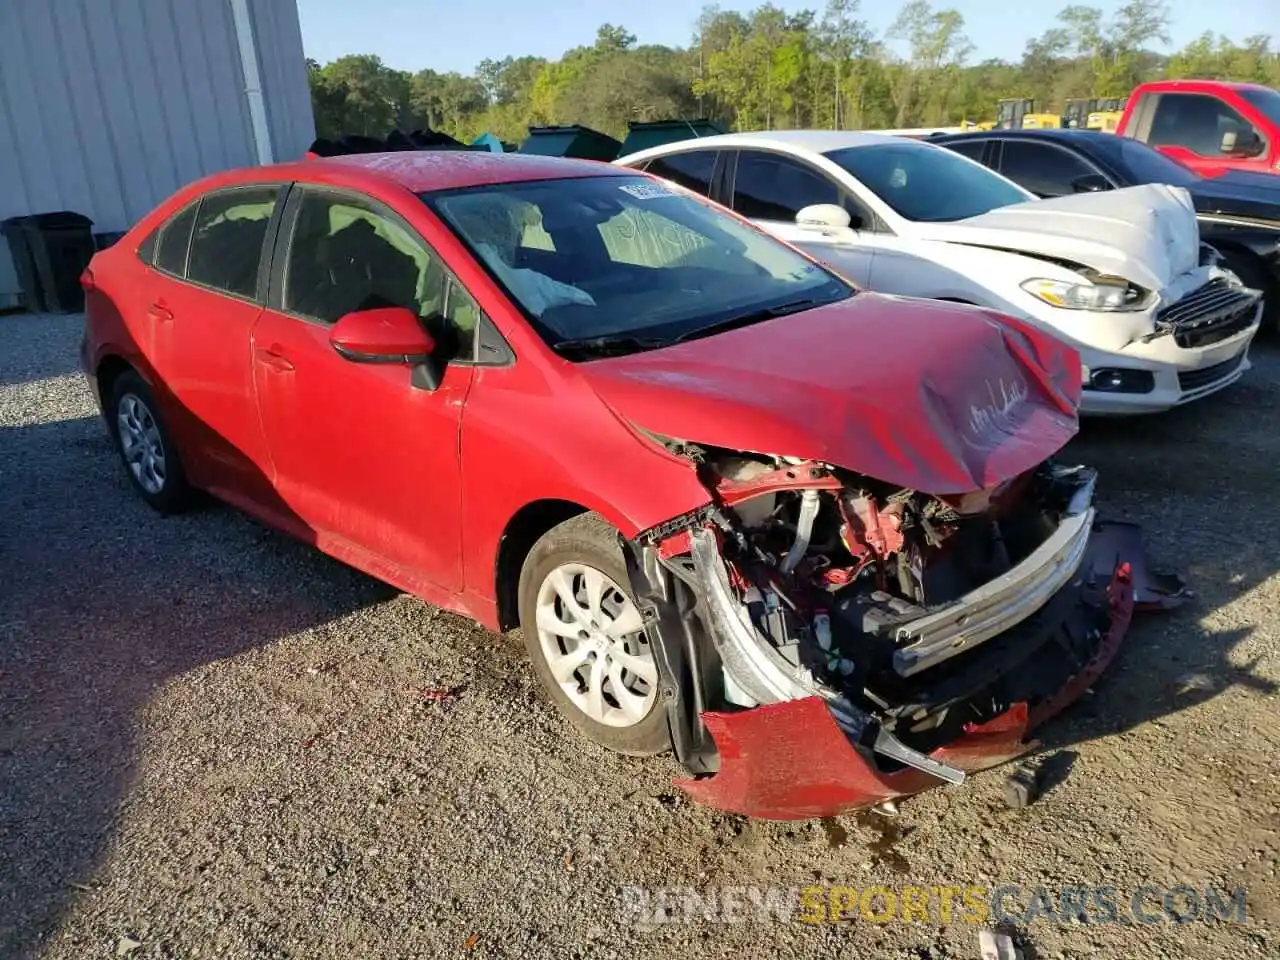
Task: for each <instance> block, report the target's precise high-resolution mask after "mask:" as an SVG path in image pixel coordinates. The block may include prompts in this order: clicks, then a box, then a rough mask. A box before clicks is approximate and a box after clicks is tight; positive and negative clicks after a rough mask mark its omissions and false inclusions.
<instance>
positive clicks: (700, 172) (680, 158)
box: [644, 150, 716, 197]
mask: <svg viewBox="0 0 1280 960" xmlns="http://www.w3.org/2000/svg"><path fill="white" fill-rule="evenodd" d="M715 167H716V152H715V151H714V150H691V151H690V152H688V153H673V154H672V155H671V156H669V157H659V158H658V159H656V160H653V161H651V162H650V163H649V165H648V166H646V167H645V168H644V171H645V173H652V174H653V175H654V176H655V177H661V178H662V179H663V180H670V181H671V182H672V183H678V184H680V186H682V187H684V188H686V189H688V190H692V191H693V192H694V193H700V194H702V195H703V196H704V197H705V196H707V195H708V194H710V193H711V173H712V171H714V170H715Z"/></svg>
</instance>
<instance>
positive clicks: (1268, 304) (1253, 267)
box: [1222, 249, 1280, 336]
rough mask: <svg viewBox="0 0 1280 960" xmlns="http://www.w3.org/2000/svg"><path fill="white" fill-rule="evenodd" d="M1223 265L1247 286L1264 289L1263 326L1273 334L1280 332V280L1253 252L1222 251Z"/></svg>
mask: <svg viewBox="0 0 1280 960" xmlns="http://www.w3.org/2000/svg"><path fill="white" fill-rule="evenodd" d="M1222 265H1223V266H1225V267H1226V268H1227V269H1228V270H1230V271H1232V272H1233V273H1234V274H1235V275H1236V276H1237V277H1239V278H1240V282H1241V283H1243V284H1244V285H1245V286H1246V287H1252V288H1253V289H1254V290H1261V291H1262V296H1263V305H1262V328H1263V329H1264V330H1267V331H1270V333H1271V334H1272V335H1273V336H1274V335H1277V334H1280V282H1277V281H1276V279H1275V278H1274V277H1272V276H1271V275H1270V274H1269V273H1268V272H1267V268H1266V265H1265V264H1263V263H1262V261H1260V260H1259V259H1258V258H1257V257H1255V256H1254V255H1253V254H1251V253H1245V252H1243V251H1240V250H1230V249H1229V250H1224V251H1222Z"/></svg>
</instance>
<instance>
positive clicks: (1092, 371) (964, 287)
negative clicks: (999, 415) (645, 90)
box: [614, 131, 1262, 414]
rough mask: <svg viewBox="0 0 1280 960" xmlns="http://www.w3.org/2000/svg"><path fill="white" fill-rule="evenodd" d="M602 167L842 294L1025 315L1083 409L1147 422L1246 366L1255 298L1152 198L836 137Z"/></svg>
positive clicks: (791, 136)
mask: <svg viewBox="0 0 1280 960" xmlns="http://www.w3.org/2000/svg"><path fill="white" fill-rule="evenodd" d="M614 162H615V163H618V164H621V165H623V166H628V167H633V168H635V169H639V170H646V171H647V172H649V173H653V174H656V175H658V176H660V177H664V178H666V179H668V180H670V181H672V182H674V183H677V184H680V185H682V186H684V187H686V188H687V189H690V190H693V191H695V192H697V193H700V194H702V195H704V196H709V197H711V198H712V199H714V200H717V201H719V202H720V203H723V204H724V205H725V206H728V207H731V208H732V209H733V210H735V211H737V212H738V213H739V214H741V215H742V216H744V217H747V218H749V219H751V220H753V221H755V222H756V223H757V224H759V225H760V226H761V227H763V228H765V229H766V230H768V231H769V232H771V233H773V234H775V235H776V236H778V237H781V238H782V239H784V240H787V241H789V242H791V243H793V244H795V245H796V246H799V247H801V248H802V249H804V250H805V251H807V252H808V253H809V254H810V255H812V256H814V257H816V258H817V259H819V260H821V261H823V262H824V263H826V264H828V265H829V266H830V267H832V268H833V269H835V270H837V271H839V272H840V273H842V274H843V275H845V276H846V277H848V278H849V279H850V280H852V281H853V282H854V283H856V284H858V285H859V286H861V287H864V288H866V289H870V290H877V291H880V292H882V293H891V294H899V295H903V296H914V297H932V298H936V299H942V300H955V301H959V302H962V303H971V304H975V305H977V306H982V307H988V308H992V309H996V310H1000V311H1002V312H1005V313H1010V314H1013V315H1015V316H1019V317H1023V318H1026V319H1028V320H1030V321H1031V322H1033V323H1036V324H1037V325H1040V326H1042V327H1045V328H1048V329H1050V330H1052V331H1053V332H1055V333H1056V334H1057V335H1058V336H1059V337H1061V338H1063V339H1065V340H1067V341H1068V342H1070V343H1071V344H1072V345H1073V346H1074V347H1075V348H1076V349H1077V350H1078V351H1079V353H1080V358H1081V361H1082V364H1083V370H1082V376H1083V379H1084V399H1083V401H1082V411H1083V412H1084V413H1093V414H1130V413H1150V412H1156V411H1159V410H1166V409H1168V408H1170V407H1174V406H1177V405H1178V404H1182V403H1187V402H1188V401H1191V400H1196V399H1198V398H1200V397H1203V396H1206V395H1208V394H1210V393H1213V392H1215V391H1217V390H1220V389H1222V388H1223V387H1225V386H1227V385H1228V384H1231V383H1233V382H1235V381H1236V380H1237V379H1238V378H1239V377H1240V376H1241V375H1242V374H1243V373H1244V372H1245V371H1246V370H1248V369H1249V359H1248V351H1249V344H1250V342H1251V341H1252V339H1253V336H1254V334H1255V333H1256V332H1257V330H1258V325H1259V322H1260V319H1261V314H1262V305H1261V295H1260V294H1259V293H1258V292H1257V291H1255V290H1250V289H1248V288H1246V287H1244V286H1243V285H1242V284H1241V283H1240V281H1239V279H1238V278H1237V277H1236V276H1235V275H1234V274H1233V273H1231V272H1230V271H1229V270H1226V269H1223V268H1222V267H1220V266H1218V265H1217V263H1216V253H1214V251H1212V250H1211V249H1210V248H1208V247H1206V246H1203V245H1202V244H1201V243H1200V234H1199V228H1198V226H1197V224H1196V218H1195V210H1194V208H1193V207H1192V205H1191V199H1190V196H1189V195H1188V194H1187V192H1186V191H1185V190H1183V189H1181V188H1177V187H1169V186H1164V185H1146V186H1139V187H1129V188H1126V189H1123V190H1111V191H1107V192H1106V193H1079V194H1076V195H1074V196H1069V197H1061V198H1057V199H1053V200H1039V199H1036V197H1035V196H1034V195H1033V194H1031V193H1029V192H1027V191H1026V190H1024V189H1022V188H1021V187H1019V186H1018V185H1017V184H1015V183H1013V182H1012V181H1010V180H1006V179H1005V178H1004V177H1002V176H1000V175H999V174H997V173H995V172H993V171H991V170H989V169H988V168H986V167H984V166H982V165H981V164H979V163H977V162H976V161H973V160H970V159H968V158H967V157H964V156H961V155H959V154H957V153H954V152H952V151H950V150H946V149H944V148H942V147H938V146H935V145H932V144H929V143H925V142H921V141H918V140H911V139H903V138H899V137H892V136H885V135H880V134H872V133H858V132H846V131H781V132H774V133H737V134H726V135H723V136H713V137H703V138H700V139H695V140H684V141H680V142H677V143H671V144H666V145H663V146H660V147H654V148H653V149H650V150H643V151H640V152H639V153H633V154H630V155H629V156H626V157H620V158H619V159H618V160H616V161H614Z"/></svg>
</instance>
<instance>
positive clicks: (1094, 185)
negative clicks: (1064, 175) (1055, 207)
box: [1071, 173, 1111, 193]
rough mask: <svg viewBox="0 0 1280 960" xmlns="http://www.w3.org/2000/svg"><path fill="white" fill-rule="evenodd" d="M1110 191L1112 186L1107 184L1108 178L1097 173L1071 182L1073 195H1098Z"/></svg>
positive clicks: (1088, 174) (1087, 174)
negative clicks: (1103, 191)
mask: <svg viewBox="0 0 1280 960" xmlns="http://www.w3.org/2000/svg"><path fill="white" fill-rule="evenodd" d="M1110 189H1111V184H1110V183H1108V182H1107V178H1106V177H1104V176H1102V175H1101V174H1097V173H1086V174H1085V175H1084V176H1083V177H1076V178H1075V179H1074V180H1072V181H1071V192H1072V193H1098V192H1100V191H1102V190H1110Z"/></svg>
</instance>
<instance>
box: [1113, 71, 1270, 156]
mask: <svg viewBox="0 0 1280 960" xmlns="http://www.w3.org/2000/svg"><path fill="white" fill-rule="evenodd" d="M1116 133H1117V134H1119V135H1121V136H1125V137H1133V138H1134V139H1135V140H1142V141H1143V142H1145V143H1148V144H1150V145H1151V146H1153V147H1155V148H1156V149H1157V150H1159V151H1160V152H1162V153H1165V154H1167V155H1168V156H1170V157H1172V158H1173V159H1175V160H1177V161H1179V162H1180V163H1183V164H1185V165H1186V166H1188V167H1190V168H1191V169H1193V170H1195V171H1196V172H1197V173H1200V174H1202V175H1204V176H1206V177H1212V176H1216V175H1218V174H1220V173H1225V172H1226V171H1227V170H1249V171H1253V172H1255V173H1271V174H1280V93H1277V92H1276V91H1275V90H1272V89H1271V88H1270V87H1263V86H1259V85H1258V84H1254V83H1228V82H1226V81H1223V80H1158V81H1155V82H1152V83H1144V84H1142V85H1140V86H1139V87H1138V88H1137V89H1135V90H1134V91H1133V93H1131V94H1130V95H1129V102H1128V104H1127V105H1126V106H1125V110H1124V116H1122V117H1121V118H1120V125H1119V126H1118V127H1117V128H1116Z"/></svg>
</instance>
